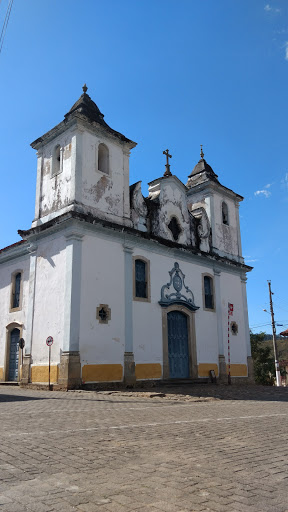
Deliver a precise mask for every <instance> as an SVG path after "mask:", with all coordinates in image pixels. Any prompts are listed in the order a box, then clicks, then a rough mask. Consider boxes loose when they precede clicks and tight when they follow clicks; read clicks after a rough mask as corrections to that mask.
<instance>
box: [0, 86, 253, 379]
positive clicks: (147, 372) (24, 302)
mask: <svg viewBox="0 0 288 512" xmlns="http://www.w3.org/2000/svg"><path fill="white" fill-rule="evenodd" d="M31 145H32V148H34V149H35V150H36V151H37V182H36V201H35V218H34V220H33V222H32V225H31V228H30V229H28V230H25V231H19V234H20V235H21V237H22V240H21V241H20V242H17V243H16V244H14V245H12V246H9V247H6V248H4V249H2V250H0V380H2V381H17V380H20V381H21V382H22V383H23V384H28V383H38V384H40V383H47V382H48V373H49V372H48V357H49V348H48V347H47V345H46V339H47V337H48V336H51V337H52V338H53V345H52V346H51V349H50V351H51V352H50V353H51V369H50V379H51V382H52V383H53V384H54V385H55V386H57V385H58V386H59V387H63V388H75V387H79V386H81V385H82V384H84V383H99V382H122V381H124V382H125V383H126V384H129V385H133V384H134V383H135V382H136V381H141V380H150V379H152V380H155V379H165V380H168V379H171V380H173V379H199V378H200V379H201V378H207V377H208V376H209V374H210V372H211V371H214V372H215V375H216V377H218V379H219V380H223V381H227V378H228V374H230V376H231V379H234V380H235V381H236V380H238V382H239V381H243V380H244V381H249V380H252V379H253V365H252V359H251V349H250V336H249V326H248V312H247V298H246V273H247V272H249V271H250V270H251V267H249V266H247V265H245V263H244V260H243V257H242V252H241V237H240V224H239V203H240V202H241V201H242V199H243V198H242V197H241V196H240V195H238V194H236V193H234V192H233V191H232V190H230V189H229V188H226V187H224V186H223V185H221V183H220V182H219V180H218V176H217V175H216V174H215V172H214V171H213V169H212V168H211V167H210V166H209V165H208V163H207V162H206V160H205V159H204V154H203V152H202V148H201V155H200V156H201V158H200V160H199V162H198V163H197V164H196V165H195V167H194V169H193V171H192V172H191V174H190V175H189V177H188V181H187V183H186V185H184V184H183V183H182V182H181V181H180V180H179V179H178V178H177V177H176V176H175V175H173V174H172V173H171V171H170V165H169V157H170V155H169V152H168V150H166V151H164V152H163V153H164V155H165V156H166V159H167V163H166V171H165V173H164V176H161V177H160V178H156V179H155V180H153V181H152V182H150V183H149V195H148V197H147V198H145V197H143V195H142V192H141V182H138V183H135V184H133V185H131V186H129V155H130V151H131V150H132V149H133V148H134V147H135V146H136V143H135V142H133V141H132V140H130V139H128V138H126V137H125V136H124V135H122V134H121V133H119V132H116V131H115V130H113V129H112V128H110V127H109V126H108V124H107V123H106V122H105V121H104V116H103V114H102V113H101V112H100V110H99V109H98V107H97V105H96V104H95V103H94V102H93V101H92V99H91V98H90V96H89V95H88V94H87V87H86V86H84V87H83V94H82V95H81V97H80V98H79V100H78V101H77V102H76V103H75V104H74V105H73V107H72V108H71V109H70V111H69V112H68V113H67V114H66V115H65V116H64V120H63V121H62V122H61V123H60V124H58V125H57V126H56V127H54V128H53V129H52V130H50V131H49V132H47V133H46V134H45V135H43V136H42V137H40V138H38V139H37V140H36V141H34V142H33V143H32V144H31ZM19 340H20V343H19ZM22 340H24V347H23V341H22ZM21 347H22V348H21Z"/></svg>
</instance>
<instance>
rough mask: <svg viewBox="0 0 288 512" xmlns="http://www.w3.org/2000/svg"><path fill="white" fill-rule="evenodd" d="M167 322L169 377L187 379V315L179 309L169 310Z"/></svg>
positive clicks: (188, 374) (188, 372) (188, 373)
mask: <svg viewBox="0 0 288 512" xmlns="http://www.w3.org/2000/svg"><path fill="white" fill-rule="evenodd" d="M167 323H168V360H169V377H170V379H188V378H189V376H190V371H189V346H188V321H187V316H186V315H185V314H184V313H182V312H181V311H170V313H168V314H167Z"/></svg>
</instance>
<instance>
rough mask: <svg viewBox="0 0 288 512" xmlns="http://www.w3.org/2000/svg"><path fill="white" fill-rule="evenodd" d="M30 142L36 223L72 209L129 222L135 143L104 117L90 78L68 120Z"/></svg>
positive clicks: (119, 221)
mask: <svg viewBox="0 0 288 512" xmlns="http://www.w3.org/2000/svg"><path fill="white" fill-rule="evenodd" d="M31 146H32V148H33V149H36V150H37V184H36V201H35V218H34V220H33V223H32V227H35V226H38V225H40V224H43V223H45V222H47V221H50V220H52V219H53V218H55V217H58V216H60V215H62V214H64V213H66V212H69V211H73V210H74V211H77V212H80V213H86V214H92V215H94V216H96V217H100V218H104V219H109V220H110V221H112V222H116V223H119V224H124V225H130V222H131V221H130V211H129V156H130V150H131V149H132V148H134V147H135V146H136V143H135V142H133V141H132V140H130V139H127V138H126V137H125V136H124V135H122V134H121V133H119V132H117V131H115V130H113V129H112V128H110V126H109V125H108V124H107V123H106V122H105V121H104V115H103V114H102V113H101V112H100V110H99V108H98V107H97V105H96V103H94V101H93V100H92V99H91V98H90V96H89V95H88V94H87V86H86V84H85V85H84V86H83V94H82V95H81V96H80V98H79V99H78V101H76V103H75V104H74V105H73V106H72V108H71V109H70V110H69V112H68V113H67V114H65V116H64V120H63V121H62V122H61V123H59V124H58V125H57V126H55V127H54V128H52V129H51V130H50V131H49V132H47V133H45V134H44V135H42V137H39V138H38V139H36V140H35V141H34V142H33V143H32V144H31Z"/></svg>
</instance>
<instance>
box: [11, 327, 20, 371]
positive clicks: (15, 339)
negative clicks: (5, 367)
mask: <svg viewBox="0 0 288 512" xmlns="http://www.w3.org/2000/svg"><path fill="white" fill-rule="evenodd" d="M19 338H20V331H19V329H13V331H11V334H10V356H9V372H8V380H17V379H18V360H19Z"/></svg>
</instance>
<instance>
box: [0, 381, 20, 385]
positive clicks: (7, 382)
mask: <svg viewBox="0 0 288 512" xmlns="http://www.w3.org/2000/svg"><path fill="white" fill-rule="evenodd" d="M0 386H19V382H16V381H15V380H11V381H10V380H5V381H4V382H0Z"/></svg>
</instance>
